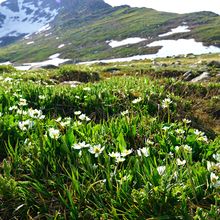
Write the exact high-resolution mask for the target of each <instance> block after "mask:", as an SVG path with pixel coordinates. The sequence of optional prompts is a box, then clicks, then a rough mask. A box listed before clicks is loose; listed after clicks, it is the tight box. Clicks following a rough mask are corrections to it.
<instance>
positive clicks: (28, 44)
mask: <svg viewBox="0 0 220 220" xmlns="http://www.w3.org/2000/svg"><path fill="white" fill-rule="evenodd" d="M182 24H187V25H188V26H189V27H190V30H191V31H190V32H187V33H181V34H174V35H173V36H172V38H173V39H176V38H180V37H181V38H185V39H189V38H195V39H196V40H199V41H203V42H204V43H206V44H213V45H217V46H220V30H219V29H218V28H216V27H217V26H218V25H219V24H220V16H218V15H216V14H214V13H211V12H210V13H209V12H200V13H191V14H183V15H180V14H175V13H166V12H158V11H155V10H152V9H147V8H130V7H128V6H121V7H116V8H113V7H111V6H110V5H108V4H106V3H105V2H104V1H103V0H5V1H3V2H2V3H0V47H1V50H0V62H5V61H8V60H9V61H11V62H32V61H41V60H45V59H47V58H48V57H49V56H51V55H52V54H56V53H59V54H60V56H61V58H70V59H72V60H73V61H74V62H79V61H87V60H93V59H106V58H116V57H126V56H133V55H139V54H148V53H155V52H157V51H158V49H159V48H158V47H156V48H148V47H146V44H147V43H151V42H152V41H154V40H158V39H159V38H158V36H159V35H160V34H162V33H165V32H167V31H170V29H171V28H176V27H177V26H179V25H182ZM129 37H141V38H144V39H145V41H144V42H140V43H137V44H135V45H133V44H132V45H127V46H125V47H123V48H122V47H118V48H112V47H110V46H109V44H108V42H109V41H111V40H123V39H126V38H129Z"/></svg>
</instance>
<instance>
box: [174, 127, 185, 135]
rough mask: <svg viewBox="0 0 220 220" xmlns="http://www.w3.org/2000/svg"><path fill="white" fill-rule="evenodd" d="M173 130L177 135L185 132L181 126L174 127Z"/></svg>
mask: <svg viewBox="0 0 220 220" xmlns="http://www.w3.org/2000/svg"><path fill="white" fill-rule="evenodd" d="M175 132H176V133H177V134H179V135H182V134H184V133H185V131H184V130H183V129H182V128H179V129H176V130H175Z"/></svg>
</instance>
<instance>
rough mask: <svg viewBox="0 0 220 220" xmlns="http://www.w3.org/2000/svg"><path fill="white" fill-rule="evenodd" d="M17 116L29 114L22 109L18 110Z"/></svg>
mask: <svg viewBox="0 0 220 220" xmlns="http://www.w3.org/2000/svg"><path fill="white" fill-rule="evenodd" d="M17 114H18V115H27V114H28V112H27V111H23V110H21V109H18V110H17Z"/></svg>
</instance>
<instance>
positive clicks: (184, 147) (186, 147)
mask: <svg viewBox="0 0 220 220" xmlns="http://www.w3.org/2000/svg"><path fill="white" fill-rule="evenodd" d="M175 150H176V152H179V151H184V152H187V153H191V152H192V148H191V147H190V146H189V145H187V144H185V145H181V146H176V147H175Z"/></svg>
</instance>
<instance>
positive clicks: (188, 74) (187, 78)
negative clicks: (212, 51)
mask: <svg viewBox="0 0 220 220" xmlns="http://www.w3.org/2000/svg"><path fill="white" fill-rule="evenodd" d="M192 78H193V76H192V71H187V72H186V73H184V74H183V80H184V81H190V80H192Z"/></svg>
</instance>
